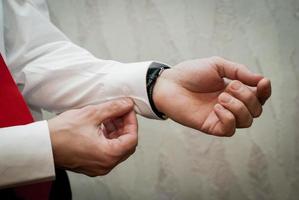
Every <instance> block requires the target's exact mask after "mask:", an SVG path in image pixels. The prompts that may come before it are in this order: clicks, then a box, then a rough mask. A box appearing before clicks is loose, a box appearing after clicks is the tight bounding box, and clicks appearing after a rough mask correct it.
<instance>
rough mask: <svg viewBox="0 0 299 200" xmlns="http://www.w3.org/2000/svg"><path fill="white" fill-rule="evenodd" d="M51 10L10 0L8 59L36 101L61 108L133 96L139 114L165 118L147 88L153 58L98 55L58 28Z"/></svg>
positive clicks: (7, 4)
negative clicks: (132, 59)
mask: <svg viewBox="0 0 299 200" xmlns="http://www.w3.org/2000/svg"><path fill="white" fill-rule="evenodd" d="M36 2H40V1H36ZM39 8H41V9H39ZM41 10H42V11H43V12H41ZM45 10H46V9H45V6H40V5H38V6H36V5H35V4H34V3H33V1H25V2H22V3H20V2H19V1H14V0H12V1H4V12H5V14H4V16H5V19H4V23H5V35H4V37H5V41H6V56H7V57H6V58H7V63H8V66H9V67H10V69H11V71H12V73H13V76H14V78H15V80H16V82H17V83H18V84H19V85H21V86H22V87H23V90H22V94H23V96H24V97H25V99H26V101H27V103H28V104H29V105H30V106H36V107H41V108H44V109H46V110H49V111H53V112H56V113H59V112H63V111H65V110H67V109H71V108H78V107H82V106H85V105H88V104H98V103H102V102H105V101H108V100H113V99H117V98H120V97H131V98H132V99H133V100H134V102H135V111H136V112H137V113H139V114H141V115H143V116H145V117H147V118H153V119H159V117H158V116H156V114H155V113H154V112H153V110H152V108H151V106H150V103H149V100H148V96H147V95H148V94H147V91H146V73H147V69H148V67H149V65H150V64H151V63H152V62H151V61H148V62H137V63H120V62H116V61H112V60H102V59H99V58H96V57H95V56H93V55H92V54H91V53H90V52H88V51H87V50H85V49H83V48H81V47H79V46H77V45H75V44H74V43H72V42H71V41H70V40H69V39H68V38H67V37H66V36H65V35H64V34H63V33H62V32H61V31H60V30H59V29H58V28H56V27H55V26H54V25H53V24H52V23H51V22H50V20H49V19H48V17H47V14H46V13H47V12H45Z"/></svg>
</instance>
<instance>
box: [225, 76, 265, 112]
mask: <svg viewBox="0 0 299 200" xmlns="http://www.w3.org/2000/svg"><path fill="white" fill-rule="evenodd" d="M226 92H228V93H230V94H231V95H232V96H234V97H235V98H237V99H238V100H240V101H241V102H243V103H244V104H245V106H246V107H247V109H248V110H249V112H250V113H251V115H252V116H253V117H258V116H260V115H261V113H262V105H261V103H260V101H259V100H258V98H257V96H256V95H255V93H254V92H253V91H252V90H251V89H249V88H248V87H247V86H246V85H244V84H243V83H241V82H240V81H237V80H235V81H232V82H231V83H230V84H229V85H228V86H227V87H226Z"/></svg>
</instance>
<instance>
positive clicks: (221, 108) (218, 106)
mask: <svg viewBox="0 0 299 200" xmlns="http://www.w3.org/2000/svg"><path fill="white" fill-rule="evenodd" d="M215 108H216V109H217V110H223V109H224V108H223V106H221V105H220V104H216V105H215Z"/></svg>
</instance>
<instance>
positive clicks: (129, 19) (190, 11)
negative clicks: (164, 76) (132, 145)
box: [49, 0, 299, 200]
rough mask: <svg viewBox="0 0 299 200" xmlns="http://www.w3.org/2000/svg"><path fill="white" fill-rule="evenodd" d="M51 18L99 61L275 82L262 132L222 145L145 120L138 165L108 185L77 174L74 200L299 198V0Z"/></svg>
mask: <svg viewBox="0 0 299 200" xmlns="http://www.w3.org/2000/svg"><path fill="white" fill-rule="evenodd" d="M49 7H50V11H51V17H52V20H53V21H54V23H55V24H56V25H57V26H58V27H59V28H60V29H62V30H63V31H64V32H65V33H66V34H67V35H68V36H69V37H70V38H71V39H72V40H73V41H74V42H76V43H77V44H79V45H81V46H83V47H86V48H87V49H89V50H90V51H91V52H93V53H94V54H95V55H96V56H98V57H101V58H104V59H114V60H118V61H123V62H129V61H143V60H152V59H154V60H159V61H163V62H166V63H169V64H175V63H177V62H180V61H182V60H185V59H190V58H197V57H206V56H211V55H220V56H224V57H227V58H230V59H232V60H235V61H238V62H241V63H244V64H246V65H248V66H249V67H250V69H252V70H254V71H256V72H260V73H263V74H264V75H266V76H267V77H269V78H270V79H271V80H272V84H273V96H272V98H271V100H270V101H269V103H268V104H267V105H266V106H265V108H264V114H263V116H262V117H261V118H260V119H258V120H256V121H255V123H254V125H253V127H252V128H250V129H246V130H239V131H237V133H236V135H235V136H234V137H233V138H226V139H225V138H215V137H211V136H206V135H204V134H201V133H200V132H197V131H194V130H191V129H188V128H185V127H182V126H180V125H178V124H175V123H173V122H171V121H170V120H168V121H166V122H159V121H150V120H147V119H144V118H141V117H140V118H139V122H140V132H139V135H140V142H139V146H138V149H137V151H136V153H135V155H134V156H133V157H131V158H130V159H129V160H128V161H127V162H125V163H123V164H121V165H120V166H119V167H117V168H116V169H115V170H114V171H113V172H112V173H111V174H109V175H107V176H105V177H99V178H93V179H92V178H88V177H86V176H83V175H78V174H73V173H70V176H71V183H72V188H73V193H74V199H109V200H110V199H115V200H119V199H134V200H139V199H184V200H185V199H209V200H210V199H211V200H212V199H236V200H239V199H242V200H243V199H244V200H246V199H248V200H251V199H252V200H253V199H258V200H262V199H267V200H268V199H277V200H293V199H294V200H295V199H298V196H299V132H298V127H299V114H298V111H299V108H298V106H299V97H298V95H299V66H298V65H299V0H250V1H249V0H206V1H205V0H84V1H83V0H49Z"/></svg>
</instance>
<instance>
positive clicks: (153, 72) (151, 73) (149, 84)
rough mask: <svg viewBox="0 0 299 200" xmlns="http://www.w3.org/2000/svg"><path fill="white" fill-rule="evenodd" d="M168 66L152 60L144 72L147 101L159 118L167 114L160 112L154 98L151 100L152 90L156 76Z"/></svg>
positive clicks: (163, 117)
mask: <svg viewBox="0 0 299 200" xmlns="http://www.w3.org/2000/svg"><path fill="white" fill-rule="evenodd" d="M169 68H170V67H169V66H167V65H165V64H162V63H157V62H152V64H151V65H150V66H149V68H148V70H147V74H146V90H147V94H148V99H149V103H150V105H151V107H152V110H153V111H154V113H155V114H156V115H157V116H158V117H159V118H161V119H167V116H166V115H165V114H164V113H162V112H160V111H159V110H158V109H157V107H156V106H155V103H154V100H153V91H154V86H155V83H156V81H157V79H158V77H159V76H160V75H161V74H162V72H163V71H164V70H166V69H169Z"/></svg>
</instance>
